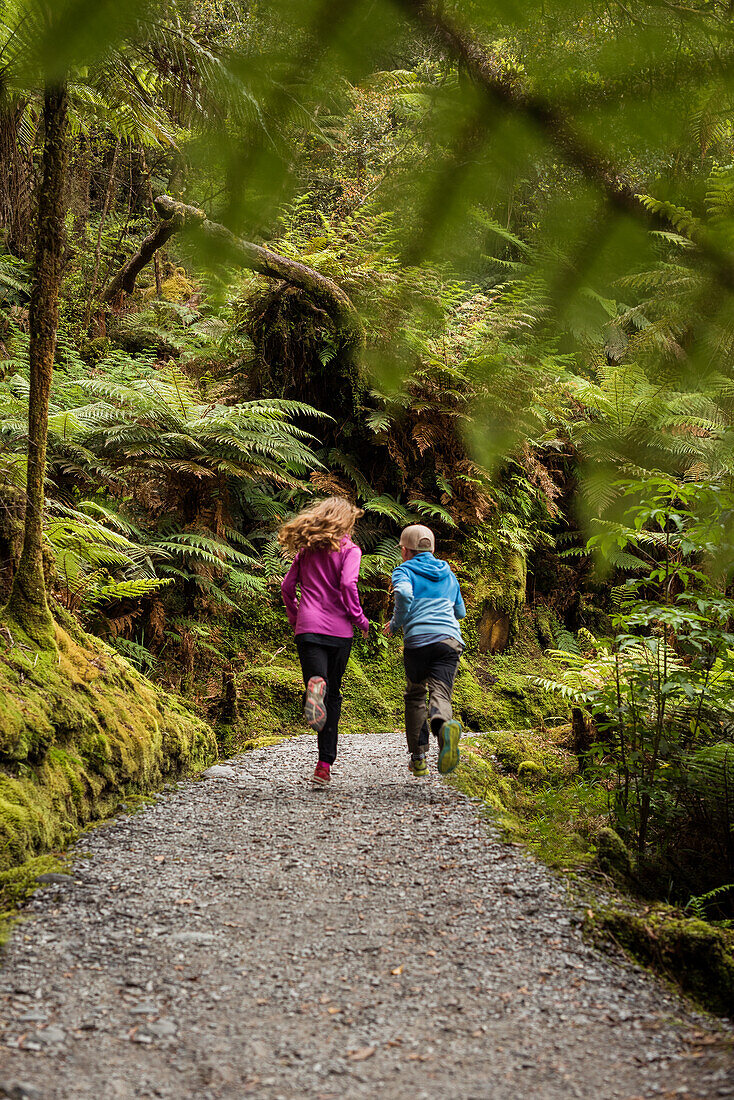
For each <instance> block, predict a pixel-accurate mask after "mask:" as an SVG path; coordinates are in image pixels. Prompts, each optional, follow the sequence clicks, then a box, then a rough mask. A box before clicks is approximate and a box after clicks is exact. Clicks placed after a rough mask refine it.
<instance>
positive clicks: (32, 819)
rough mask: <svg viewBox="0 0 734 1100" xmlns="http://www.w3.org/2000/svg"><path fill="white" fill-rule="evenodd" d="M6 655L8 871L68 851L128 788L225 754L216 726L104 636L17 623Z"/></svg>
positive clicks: (3, 728) (1, 734) (0, 824)
mask: <svg viewBox="0 0 734 1100" xmlns="http://www.w3.org/2000/svg"><path fill="white" fill-rule="evenodd" d="M8 625H9V627H10V631H11V636H12V638H13V645H12V647H11V646H9V645H8V647H7V648H6V650H5V652H3V653H2V654H0V872H6V871H9V870H10V869H11V868H14V867H17V866H18V865H21V864H24V863H25V862H26V861H27V860H29V859H33V858H35V857H37V856H39V855H41V854H42V853H44V852H47V851H49V850H53V849H60V848H63V847H64V846H65V845H66V844H67V843H68V842H69V841H70V840H72V839H73V838H74V837H75V836H76V835H77V833H78V831H79V829H80V828H82V827H83V826H85V825H88V824H90V823H91V822H94V821H97V820H100V819H102V818H104V817H105V816H107V815H108V814H109V813H111V812H112V811H113V810H114V809H115V808H116V807H117V806H118V804H119V802H120V800H121V799H122V798H123V797H125V796H126V795H127V794H128V793H135V792H138V793H144V792H147V791H151V790H154V789H155V788H156V787H158V786H159V785H160V783H161V782H162V780H163V779H164V778H165V777H167V776H170V775H176V774H181V773H183V772H186V771H189V770H193V769H196V768H198V767H203V766H205V765H206V764H207V763H209V762H211V760H212V759H214V758H215V756H216V742H215V738H214V734H213V731H212V730H211V729H210V728H209V727H208V726H207V725H206V724H205V723H204V722H202V721H201V720H200V719H198V718H196V717H195V716H194V715H193V714H192V713H191V712H190V711H188V710H187V709H186V708H185V707H184V706H183V705H182V704H181V702H180V701H178V700H177V699H174V698H173V697H172V696H169V695H167V694H166V693H164V692H162V691H161V690H160V689H158V688H156V687H155V686H154V685H153V684H151V683H150V682H149V681H148V680H146V679H145V677H143V676H141V675H140V674H139V673H138V672H137V671H136V670H135V669H133V668H132V666H131V665H129V664H128V663H127V661H125V660H124V658H122V657H120V656H119V654H116V653H115V652H114V651H113V650H111V649H110V648H109V647H108V646H106V645H104V643H102V642H100V641H99V640H97V639H95V638H91V637H87V636H86V635H84V634H82V633H81V632H79V631H78V629H77V630H75V632H74V636H72V635H71V634H70V633H69V632H67V630H65V629H64V628H63V627H61V626H58V625H57V626H56V628H55V649H54V650H49V651H48V652H38V651H37V650H35V649H34V647H33V646H32V645H30V644H28V642H29V640H28V638H27V637H26V636H25V635H24V633H23V631H22V629H21V628H20V627H18V625H17V624H15V623H9V624H8Z"/></svg>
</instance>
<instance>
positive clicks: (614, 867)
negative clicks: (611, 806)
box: [596, 825, 632, 885]
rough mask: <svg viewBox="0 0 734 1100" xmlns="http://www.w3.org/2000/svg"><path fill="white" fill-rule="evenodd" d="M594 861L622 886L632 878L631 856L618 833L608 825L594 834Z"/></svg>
mask: <svg viewBox="0 0 734 1100" xmlns="http://www.w3.org/2000/svg"><path fill="white" fill-rule="evenodd" d="M596 861H597V863H598V864H599V867H600V868H601V870H602V871H603V872H604V873H605V874H606V875H609V876H610V877H611V878H613V879H616V880H617V881H618V882H620V883H621V884H622V885H625V884H626V883H629V881H630V879H631V877H632V856H631V854H630V851H629V849H628V848H627V846H626V844H625V843H624V841H623V840H622V838H621V836H620V835H619V833H616V832H615V831H614V829H611V828H610V827H609V826H608V825H605V826H604V827H603V828H601V829H599V831H598V833H597V834H596Z"/></svg>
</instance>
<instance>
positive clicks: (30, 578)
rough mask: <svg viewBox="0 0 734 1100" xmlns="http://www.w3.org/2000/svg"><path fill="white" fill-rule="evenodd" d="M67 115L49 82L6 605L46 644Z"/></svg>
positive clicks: (62, 95) (63, 99)
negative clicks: (22, 463) (20, 473)
mask: <svg viewBox="0 0 734 1100" xmlns="http://www.w3.org/2000/svg"><path fill="white" fill-rule="evenodd" d="M67 117H68V116H67V94H66V88H65V86H64V85H57V86H53V87H47V88H46V93H45V98H44V108H43V119H44V146H43V179H42V183H41V189H40V192H39V201H38V229H37V234H36V256H35V264H34V272H33V287H32V290H31V301H30V311H29V327H30V368H31V378H30V393H29V399H28V476H27V496H26V509H25V525H24V532H23V549H22V551H21V555H20V563H19V565H18V570H17V572H16V574H15V577H14V578H13V587H12V590H11V593H10V599H9V601H8V606H7V611H8V613H9V614H10V615H11V616H12V618H14V619H15V620H16V621H17V622H18V623H19V624H20V625H21V626H22V627H23V629H24V630H25V632H26V633H27V634H28V635H29V637H31V638H32V639H33V640H34V641H35V642H37V643H38V644H39V645H41V646H51V645H53V636H54V634H53V619H52V617H51V612H50V610H49V606H48V601H47V599H46V584H45V577H44V570H43V508H44V489H43V483H44V477H45V473H46V442H47V438H48V404H49V396H50V391H51V376H52V372H53V363H54V353H55V351H56V334H57V329H58V321H59V289H60V286H61V271H62V255H63V245H64V176H65V171H66V156H67V144H66V133H67Z"/></svg>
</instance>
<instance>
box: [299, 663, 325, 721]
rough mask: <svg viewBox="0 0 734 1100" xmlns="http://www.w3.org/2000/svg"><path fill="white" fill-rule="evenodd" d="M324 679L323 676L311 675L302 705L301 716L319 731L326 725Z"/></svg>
mask: <svg viewBox="0 0 734 1100" xmlns="http://www.w3.org/2000/svg"><path fill="white" fill-rule="evenodd" d="M325 695H326V680H325V679H324V678H323V676H312V677H311V679H310V680H309V681H308V684H307V685H306V702H305V703H304V705H303V717H304V718H305V719H306V724H307V725H309V726H310V727H311V729H313V730H316V732H317V733H321V731H322V729H323V728H324V726H325V725H326V707H325V705H324V696H325Z"/></svg>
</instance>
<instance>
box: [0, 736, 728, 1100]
mask: <svg viewBox="0 0 734 1100" xmlns="http://www.w3.org/2000/svg"><path fill="white" fill-rule="evenodd" d="M313 759H314V744H313V739H312V738H310V737H303V738H300V739H298V740H297V741H292V742H289V743H284V744H282V745H280V746H278V747H276V748H274V749H269V750H264V751H259V752H252V753H248V754H247V755H245V756H242V757H238V758H237V759H235V760H234V761H232V764H233V766H234V771H235V777H234V779H224V780H201V781H198V782H194V783H187V784H184V785H181V786H180V787H179V788H178V789H177V790H174V791H172V792H169V793H166V794H164V795H161V796H160V797H159V798H158V800H157V801H156V803H155V804H154V805H152V806H151V807H150V808H148V809H147V810H145V811H144V812H142V813H140V814H136V815H131V816H125V817H121V818H118V819H116V820H115V821H114V822H113V823H111V824H110V825H108V826H105V827H103V828H100V829H98V830H96V831H94V832H92V833H90V834H89V835H87V836H86V837H85V838H84V839H83V840H82V842H81V843H80V844H78V845H77V848H76V851H77V853H78V854H79V857H80V858H79V859H78V861H77V862H76V863H75V872H74V876H73V878H72V879H69V880H68V881H63V882H59V883H54V884H51V885H49V886H47V887H45V888H44V889H43V890H41V891H39V892H38V893H37V894H36V895H35V897H34V898H33V899H32V901H31V902H30V904H29V905H28V906H27V909H26V913H25V919H24V921H23V922H22V923H20V924H19V925H18V926H16V929H15V932H14V935H13V937H12V939H11V942H10V944H9V946H8V948H7V950H6V952H5V955H4V959H3V962H4V965H3V967H2V969H1V970H0V1027H1V1029H2V1030H1V1031H0V1096H2V1095H3V1090H5V1094H6V1095H8V1096H12V1097H17V1098H19V1100H20V1098H21V1097H23V1096H25V1097H27V1098H28V1100H83V1098H87V1097H95V1098H98V1100H116V1098H127V1097H171V1098H173V1097H175V1098H176V1100H184V1098H186V1100H188V1098H196V1100H214V1098H218V1097H227V1098H237V1100H239V1098H241V1097H246V1096H249V1095H252V1096H256V1097H266V1098H276V1097H287V1098H291V1097H293V1098H295V1097H298V1098H301V1097H314V1098H323V1100H328V1098H332V1097H334V1098H337V1097H338V1098H340V1100H341V1098H345V1097H369V1098H374V1097H377V1096H384V1097H388V1098H392V1097H395V1098H403V1097H405V1098H410V1100H420V1098H431V1100H433V1098H438V1097H441V1098H449V1100H457V1098H461V1100H464V1098H466V1100H469V1098H474V1097H476V1098H490V1097H491V1098H492V1100H505V1098H507V1100H510V1098H513V1100H517V1098H520V1100H524V1098H526V1097H527V1098H531V1097H532V1098H539V1100H561V1098H563V1100H567V1098H569V1097H584V1098H585V1097H588V1098H590V1100H591V1098H594V1100H599V1098H604V1100H607V1098H608V1100H616V1098H620V1100H632V1098H640V1097H649V1096H666V1097H676V1098H684V1097H689V1098H695V1100H709V1098H712V1097H717V1098H719V1097H734V1061H733V1060H732V1053H731V1047H730V1046H729V1045H728V1043H727V1039H728V1038H729V1037H730V1035H731V1032H730V1031H728V1030H727V1029H726V1028H719V1027H718V1026H717V1025H716V1024H715V1023H713V1022H712V1021H708V1020H707V1019H706V1018H705V1017H702V1016H699V1015H697V1014H696V1013H695V1012H694V1011H692V1010H691V1009H690V1008H689V1007H688V1006H686V1005H685V1004H684V1002H682V1001H680V1000H678V999H677V998H676V997H674V996H673V995H672V994H670V993H669V992H668V991H667V990H666V989H664V988H663V987H662V986H661V985H659V984H657V983H656V982H655V981H654V980H653V979H652V978H650V977H649V976H648V975H646V974H644V973H643V972H641V971H639V970H637V969H636V968H634V967H632V966H629V965H627V964H620V963H617V962H615V961H613V960H612V959H610V958H607V957H605V956H603V955H601V954H599V953H598V952H597V951H596V950H594V949H593V948H592V947H590V946H588V945H586V944H585V943H584V942H583V940H582V937H581V932H580V929H579V923H580V918H579V915H578V913H577V912H576V911H575V910H574V908H573V906H572V905H571V904H570V902H569V900H568V899H567V897H566V894H565V891H564V887H563V884H562V882H560V881H559V880H558V879H557V878H556V877H555V876H554V875H553V874H552V873H551V872H549V871H548V870H546V869H545V868H544V867H543V866H542V865H540V864H538V863H535V862H533V861H532V860H531V859H529V858H528V857H527V856H526V855H524V854H523V852H522V851H520V850H518V849H517V848H515V847H512V846H510V845H506V844H504V843H502V842H501V841H500V840H498V839H497V837H496V836H495V835H493V834H492V831H491V830H490V829H489V828H488V826H487V824H486V823H485V822H483V821H481V820H479V819H478V818H477V815H476V812H475V809H474V807H473V805H472V804H471V803H470V802H469V801H468V800H467V799H465V798H464V797H463V796H461V795H460V794H458V793H457V792H456V791H454V790H452V789H451V788H450V787H448V786H447V785H446V784H444V783H442V782H441V781H440V780H439V779H438V778H437V777H435V776H434V777H433V778H432V779H431V780H430V781H428V782H425V781H420V780H415V779H413V778H412V777H411V776H410V775H409V773H408V771H407V768H406V766H405V764H406V758H405V755H404V753H403V749H402V744H401V741H400V739H399V738H398V737H397V736H394V737H393V738H390V739H387V740H386V739H384V738H382V737H379V738H378V737H372V736H366V737H356V736H355V737H345V738H342V741H341V745H340V760H339V763H338V765H337V768H336V769H335V779H334V782H333V789H332V790H330V791H329V792H314V791H311V790H310V788H309V786H308V785H307V784H306V782H305V781H304V780H305V777H306V776H307V775H308V774H309V768H310V767H312V766H313ZM84 857H87V858H84Z"/></svg>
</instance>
